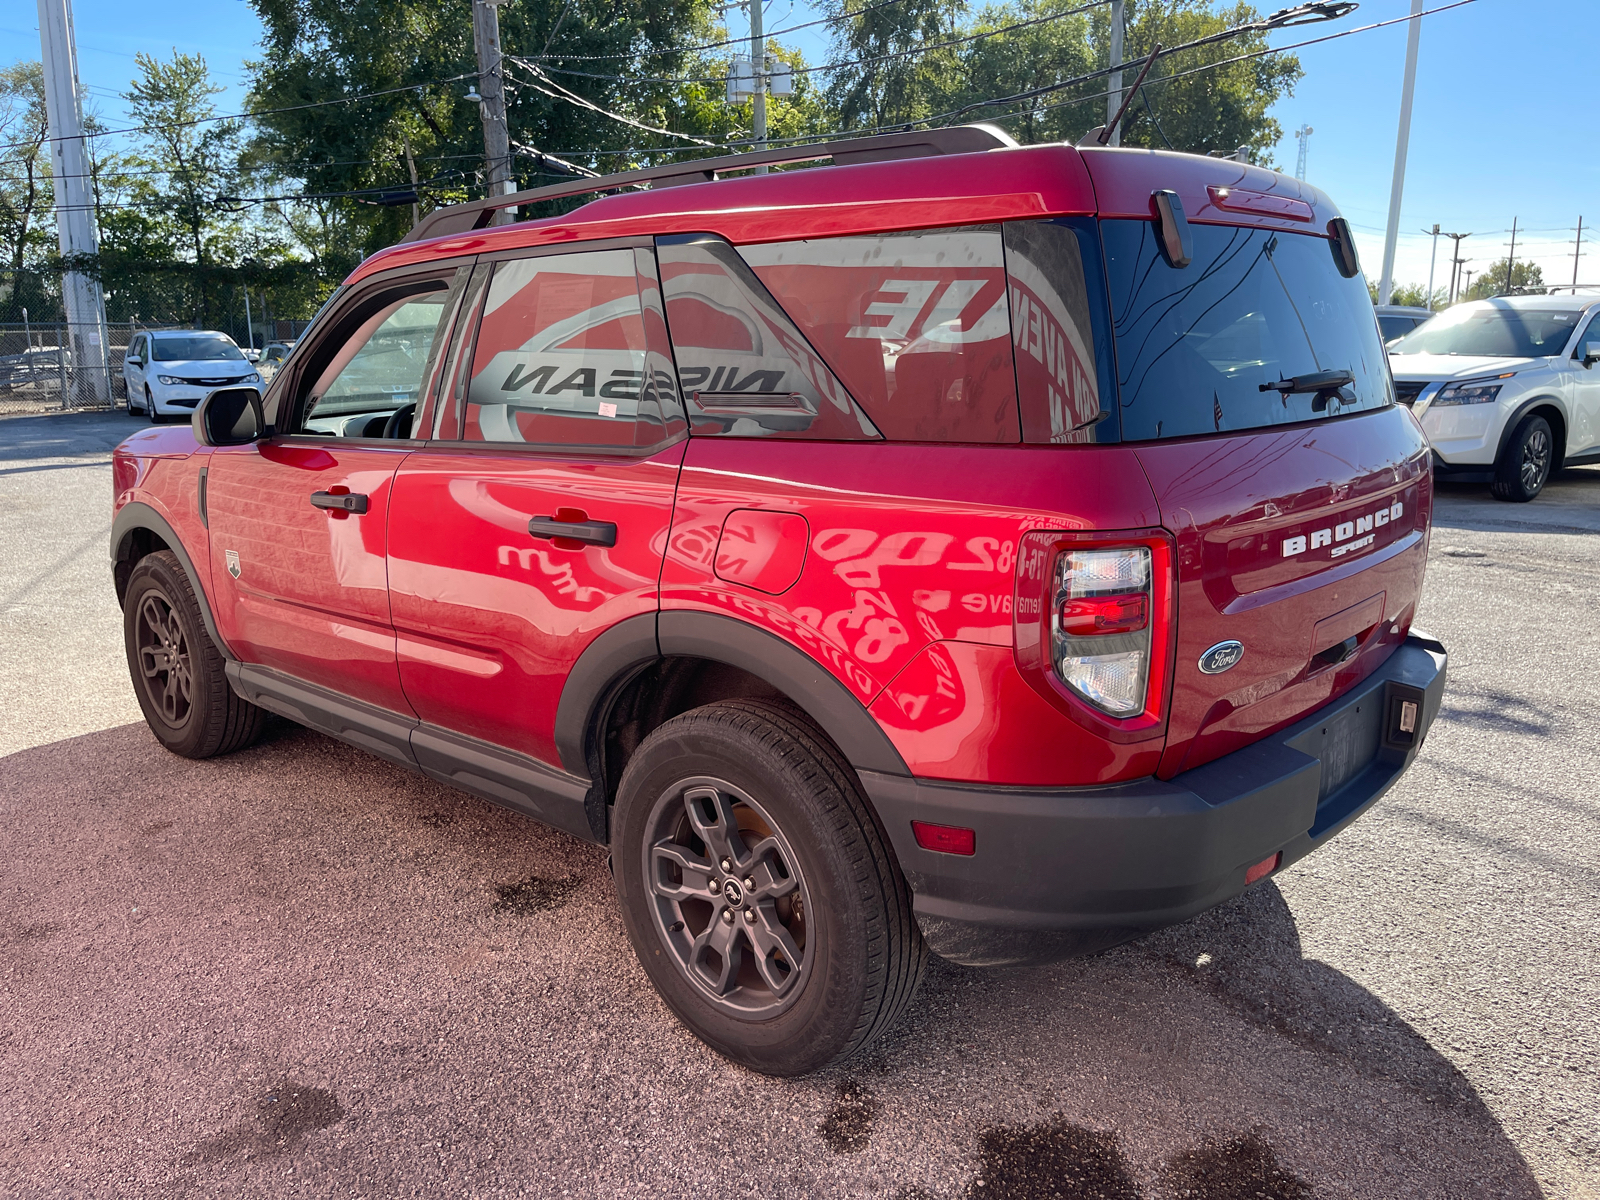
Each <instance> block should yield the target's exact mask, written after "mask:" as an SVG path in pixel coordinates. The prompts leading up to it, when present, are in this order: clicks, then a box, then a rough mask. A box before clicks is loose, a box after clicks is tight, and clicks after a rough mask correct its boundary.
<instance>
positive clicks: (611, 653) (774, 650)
mask: <svg viewBox="0 0 1600 1200" xmlns="http://www.w3.org/2000/svg"><path fill="white" fill-rule="evenodd" d="M677 656H682V657H685V658H701V659H706V660H708V661H710V662H720V663H726V664H727V665H728V666H731V667H738V668H739V669H740V670H743V671H748V672H749V673H750V674H752V675H754V676H756V677H757V678H758V679H763V680H765V681H766V682H767V683H770V684H771V685H772V686H773V687H775V688H777V689H778V690H779V691H780V692H782V693H783V694H784V695H786V696H788V697H789V698H790V699H791V700H793V701H794V702H795V703H796V704H798V705H799V706H800V707H801V708H802V709H804V710H805V712H806V713H807V715H809V716H810V717H811V719H812V720H813V721H815V722H816V723H817V724H818V725H820V726H821V727H822V730H823V732H824V733H826V734H827V735H828V736H829V737H830V738H832V739H833V743H834V745H836V746H838V747H839V749H840V750H841V751H842V752H843V753H844V756H845V758H846V759H848V760H849V761H850V764H851V765H852V766H853V767H855V768H856V769H857V770H861V771H876V772H878V773H879V774H883V775H907V776H909V775H910V774H911V769H910V768H909V767H907V766H906V762H905V759H903V758H901V757H900V752H899V751H898V750H896V749H895V747H894V743H893V742H891V741H890V740H889V736H888V735H887V734H886V733H884V731H883V728H882V726H880V725H879V724H878V722H877V721H876V720H875V719H874V718H873V716H872V714H871V713H870V712H868V711H867V709H866V706H865V705H864V704H862V703H861V701H860V700H859V699H857V698H856V696H855V695H854V694H852V693H851V692H850V691H849V689H847V688H846V687H845V686H844V684H842V683H840V682H839V681H838V680H837V679H835V678H834V677H833V675H832V674H831V673H830V672H829V671H828V669H827V668H826V667H824V666H823V665H822V664H821V663H819V662H817V661H816V660H815V659H813V658H811V657H810V656H809V655H807V654H805V653H803V652H802V651H800V650H798V649H796V648H795V647H794V646H791V645H790V644H789V643H788V642H785V641H784V640H782V639H781V638H779V637H777V636H775V635H773V634H771V633H768V632H767V631H766V630H764V629H758V628H757V627H756V626H754V625H751V624H748V623H747V622H744V621H740V620H737V619H736V618H733V617H725V616H720V615H718V614H717V613H706V612H692V611H678V610H674V611H669V612H663V613H660V614H654V613H652V614H649V615H645V616H638V617H630V618H629V619H628V620H626V621H622V622H620V623H619V624H617V625H614V626H613V627H612V628H610V629H608V630H606V632H605V633H603V634H601V635H600V636H599V637H597V638H596V639H595V640H594V641H593V642H591V643H590V645H589V647H588V649H586V650H585V651H584V652H583V653H582V654H581V655H579V656H578V661H577V662H576V663H574V664H573V666H572V670H571V671H570V672H569V673H568V675H567V682H566V686H565V687H563V688H562V689H561V700H560V703H559V704H558V705H557V708H556V720H555V743H556V751H557V753H559V754H560V756H561V764H562V766H563V767H564V768H565V769H566V770H568V771H571V772H574V773H577V774H582V775H583V776H584V777H585V778H588V777H589V776H591V775H592V772H591V770H590V763H589V761H588V757H589V749H590V747H589V740H590V736H591V732H592V730H593V728H594V725H595V722H596V720H597V719H598V718H599V717H601V716H602V715H603V712H604V707H605V705H606V704H607V703H608V702H609V701H610V699H611V698H613V697H614V696H615V695H616V694H617V692H618V691H619V690H620V689H621V688H622V687H623V686H624V685H625V684H626V683H627V682H628V681H629V680H631V679H632V678H633V677H634V676H635V675H637V674H638V673H639V672H640V671H643V670H644V669H646V668H647V667H649V666H650V665H651V664H652V663H654V662H655V661H656V660H658V659H660V658H671V657H677Z"/></svg>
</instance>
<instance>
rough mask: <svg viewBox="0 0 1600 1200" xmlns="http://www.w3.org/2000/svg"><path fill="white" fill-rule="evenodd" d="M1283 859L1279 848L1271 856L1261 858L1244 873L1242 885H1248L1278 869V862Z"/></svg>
mask: <svg viewBox="0 0 1600 1200" xmlns="http://www.w3.org/2000/svg"><path fill="white" fill-rule="evenodd" d="M1282 861H1283V851H1282V850H1279V851H1278V852H1277V853H1276V854H1274V855H1273V856H1272V857H1271V858H1263V859H1262V860H1261V861H1260V862H1258V863H1257V864H1256V865H1255V866H1253V867H1251V868H1250V869H1249V870H1248V871H1246V872H1245V873H1244V885H1245V887H1249V886H1250V885H1251V884H1252V883H1254V882H1255V881H1256V880H1258V879H1265V878H1266V877H1267V876H1268V875H1271V874H1272V873H1273V872H1274V871H1276V870H1277V869H1278V864H1279V863H1280V862H1282Z"/></svg>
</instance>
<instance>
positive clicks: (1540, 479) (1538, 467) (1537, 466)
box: [1521, 429, 1550, 494]
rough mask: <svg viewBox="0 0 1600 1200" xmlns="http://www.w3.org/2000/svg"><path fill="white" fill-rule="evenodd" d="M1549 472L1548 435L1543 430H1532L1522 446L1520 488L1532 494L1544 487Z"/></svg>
mask: <svg viewBox="0 0 1600 1200" xmlns="http://www.w3.org/2000/svg"><path fill="white" fill-rule="evenodd" d="M1549 472H1550V434H1549V432H1548V431H1547V430H1544V429H1534V430H1531V431H1530V432H1529V434H1528V440H1527V441H1526V442H1524V443H1523V444H1522V467H1521V474H1522V487H1523V490H1524V491H1526V492H1528V493H1529V494H1532V493H1534V492H1537V491H1538V490H1539V489H1540V488H1541V487H1543V486H1544V480H1545V476H1546V475H1548V474H1549Z"/></svg>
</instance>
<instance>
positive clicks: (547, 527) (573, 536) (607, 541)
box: [528, 515, 617, 549]
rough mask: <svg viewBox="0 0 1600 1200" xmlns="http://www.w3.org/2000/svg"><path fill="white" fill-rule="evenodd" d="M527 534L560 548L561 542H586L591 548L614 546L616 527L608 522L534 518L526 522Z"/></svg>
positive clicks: (557, 517) (555, 517) (556, 517)
mask: <svg viewBox="0 0 1600 1200" xmlns="http://www.w3.org/2000/svg"><path fill="white" fill-rule="evenodd" d="M528 532H529V533H530V534H532V535H533V536H534V537H536V538H550V539H552V540H554V541H555V542H556V543H557V548H558V549H559V548H560V543H561V542H562V541H570V542H586V543H588V544H589V545H591V546H615V545H616V544H617V527H616V525H615V524H613V523H612V522H610V521H584V520H578V521H564V520H562V519H561V517H560V516H559V515H557V516H554V517H534V518H532V519H531V520H529V522H528Z"/></svg>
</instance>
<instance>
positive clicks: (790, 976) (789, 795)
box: [612, 700, 927, 1075]
mask: <svg viewBox="0 0 1600 1200" xmlns="http://www.w3.org/2000/svg"><path fill="white" fill-rule="evenodd" d="M612 863H613V870H614V872H615V875H616V881H617V890H618V893H619V894H620V896H621V900H622V913H623V921H624V924H625V925H626V926H627V929H628V936H629V938H630V940H631V941H632V942H633V947H634V950H635V951H636V952H637V953H638V955H639V959H640V961H641V962H642V963H643V964H644V969H645V972H646V973H647V974H648V975H649V976H650V979H651V981H652V982H653V983H654V984H655V986H656V988H657V990H658V991H660V993H661V995H662V997H663V998H664V999H665V1000H666V1002H667V1003H668V1005H670V1006H671V1008H672V1010H673V1011H674V1012H675V1013H677V1015H678V1017H679V1019H681V1020H682V1021H683V1023H684V1024H685V1025H687V1026H688V1027H689V1028H690V1030H691V1031H693V1032H694V1034H695V1035H696V1036H697V1037H699V1038H700V1039H701V1040H702V1041H704V1042H705V1043H706V1044H707V1045H709V1046H710V1047H711V1048H712V1049H714V1050H716V1051H718V1052H719V1053H721V1054H724V1055H726V1056H727V1057H729V1058H731V1059H733V1060H734V1061H735V1062H739V1063H742V1064H743V1065H745V1066H747V1067H750V1068H751V1069H753V1070H756V1071H761V1072H764V1073H766V1074H769V1075H800V1074H804V1073H805V1072H808V1071H814V1070H817V1069H818V1068H820V1067H823V1066H826V1065H827V1064H828V1063H831V1062H834V1061H837V1060H838V1059H841V1058H846V1057H849V1056H850V1055H853V1054H857V1053H859V1052H860V1051H862V1050H863V1049H865V1048H866V1047H867V1046H868V1045H870V1044H871V1043H872V1042H873V1041H874V1040H875V1039H876V1038H877V1037H878V1036H879V1035H880V1034H881V1033H883V1032H884V1031H885V1030H886V1029H888V1028H889V1027H890V1026H892V1025H893V1024H894V1022H895V1021H896V1019H898V1017H899V1016H900V1014H901V1013H902V1012H903V1011H904V1009H905V1007H906V1005H907V1004H908V1003H910V1001H911V998H912V996H913V995H915V993H916V988H917V985H918V983H919V982H921V979H922V972H923V968H924V967H925V965H926V963H927V950H926V948H925V947H924V945H923V942H922V935H921V934H920V932H919V931H918V930H917V926H916V922H915V921H914V920H913V918H912V915H911V895H910V892H909V890H908V889H907V887H906V884H905V880H904V879H903V878H902V877H901V874H900V871H899V868H898V867H897V866H896V864H895V862H894V858H893V855H892V854H891V853H890V851H889V849H888V841H887V839H886V838H885V837H884V836H883V833H882V831H881V830H880V829H879V827H878V825H877V822H876V820H875V819H874V817H873V814H872V811H871V810H870V809H869V808H868V807H867V804H866V801H865V800H864V799H863V798H862V796H861V792H860V786H859V784H858V783H857V781H856V778H855V773H854V771H852V770H851V768H850V765H849V763H847V762H846V761H845V760H844V758H843V757H842V756H841V755H840V754H839V752H838V750H837V749H835V748H834V746H833V745H832V744H831V743H830V742H828V741H827V740H826V738H824V737H823V735H822V734H821V733H820V732H819V731H818V730H817V729H816V728H815V727H814V726H813V725H811V723H810V722H809V721H808V720H806V719H805V717H804V716H802V715H801V714H799V713H798V712H797V711H796V710H793V709H790V708H787V707H785V706H781V705H778V704H773V703H768V702H765V701H754V700H735V701H728V702H726V703H721V704H712V705H707V706H706V707H704V708H699V709H696V710H694V711H693V712H690V713H685V714H684V715H682V716H680V717H675V718H674V719H673V720H671V721H668V722H666V723H665V724H664V725H662V726H661V727H660V728H659V729H657V730H655V732H653V733H652V734H651V735H650V736H649V737H647V738H646V739H645V740H644V742H643V744H641V745H640V747H639V749H638V751H637V752H636V753H635V754H634V756H633V758H632V759H631V760H630V761H629V763H628V768H627V770H626V771H625V772H624V774H623V777H622V783H621V786H620V788H619V789H618V793H617V809H616V826H615V834H614V837H613V841H612Z"/></svg>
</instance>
